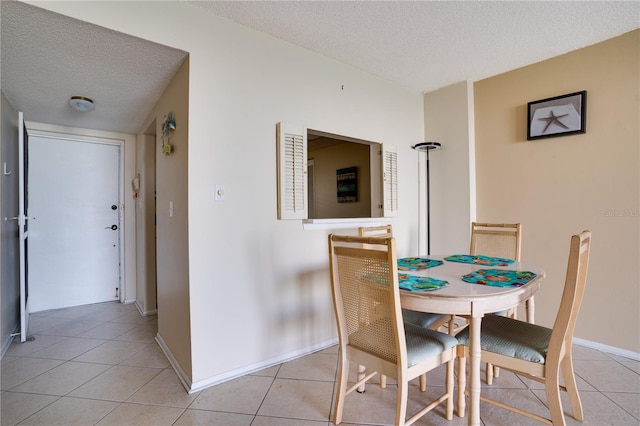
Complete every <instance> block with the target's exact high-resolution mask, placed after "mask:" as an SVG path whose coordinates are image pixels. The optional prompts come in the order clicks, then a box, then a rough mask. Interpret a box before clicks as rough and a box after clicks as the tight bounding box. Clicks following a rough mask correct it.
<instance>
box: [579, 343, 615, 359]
mask: <svg viewBox="0 0 640 426" xmlns="http://www.w3.org/2000/svg"><path fill="white" fill-rule="evenodd" d="M572 351H573V360H574V361H575V360H578V359H581V360H588V361H610V360H611V358H612V357H611V356H610V355H607V354H606V353H604V352H600V351H598V350H596V349H592V348H587V347H585V346H579V345H573V347H572Z"/></svg>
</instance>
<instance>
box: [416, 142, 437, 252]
mask: <svg viewBox="0 0 640 426" xmlns="http://www.w3.org/2000/svg"><path fill="white" fill-rule="evenodd" d="M411 148H413V149H415V150H416V151H421V152H426V153H427V254H428V255H430V254H431V193H430V192H431V191H430V187H431V179H430V176H429V151H435V150H437V149H440V148H442V145H440V142H420V143H417V144H415V145H414V146H412V147H411Z"/></svg>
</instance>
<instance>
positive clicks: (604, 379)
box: [573, 360, 640, 393]
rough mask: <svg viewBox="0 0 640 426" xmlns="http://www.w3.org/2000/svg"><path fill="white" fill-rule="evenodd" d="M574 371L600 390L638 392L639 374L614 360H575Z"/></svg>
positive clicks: (639, 388) (639, 390)
mask: <svg viewBox="0 0 640 426" xmlns="http://www.w3.org/2000/svg"><path fill="white" fill-rule="evenodd" d="M573 368H574V371H575V372H576V374H577V375H579V376H580V377H582V378H583V379H584V380H585V381H587V382H588V383H589V384H590V385H592V386H594V387H595V388H596V389H598V390H599V391H601V392H633V393H640V375H639V374H636V373H633V372H632V371H630V370H629V369H628V368H626V367H625V366H623V365H621V364H620V363H618V362H616V361H585V360H575V361H574V364H573Z"/></svg>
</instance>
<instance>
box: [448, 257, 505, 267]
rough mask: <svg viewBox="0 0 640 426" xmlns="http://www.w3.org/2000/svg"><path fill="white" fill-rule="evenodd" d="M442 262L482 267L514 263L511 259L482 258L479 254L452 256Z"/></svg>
mask: <svg viewBox="0 0 640 426" xmlns="http://www.w3.org/2000/svg"><path fill="white" fill-rule="evenodd" d="M444 260H448V261H449V262H460V263H473V264H475V265H484V266H509V265H511V264H513V263H514V262H515V260H513V259H506V258H504V257H491V256H483V255H481V254H478V255H469V254H454V255H453V256H448V257H445V258H444Z"/></svg>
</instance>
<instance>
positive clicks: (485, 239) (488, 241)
mask: <svg viewBox="0 0 640 426" xmlns="http://www.w3.org/2000/svg"><path fill="white" fill-rule="evenodd" d="M521 240H522V225H521V224H519V223H479V222H471V247H470V248H469V254H470V255H472V256H475V255H480V254H481V255H485V256H494V257H503V258H507V259H513V260H516V261H518V262H519V261H520V247H521ZM531 309H533V308H531ZM517 312H518V311H517V306H514V307H512V308H511V309H508V310H507V311H504V312H496V314H498V315H507V316H508V317H510V318H517ZM460 330H461V329H457V330H454V331H455V333H457V332H458V331H460ZM485 372H486V381H487V384H488V385H491V384H493V378H494V377H498V376H499V375H500V370H499V369H497V368H494V367H493V366H492V365H491V364H488V365H487V366H486V368H485Z"/></svg>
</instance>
